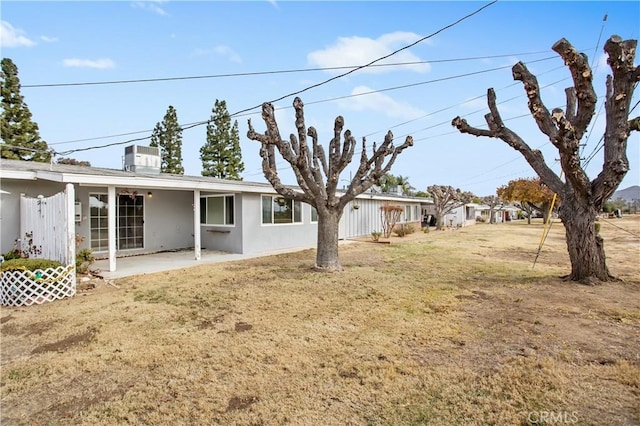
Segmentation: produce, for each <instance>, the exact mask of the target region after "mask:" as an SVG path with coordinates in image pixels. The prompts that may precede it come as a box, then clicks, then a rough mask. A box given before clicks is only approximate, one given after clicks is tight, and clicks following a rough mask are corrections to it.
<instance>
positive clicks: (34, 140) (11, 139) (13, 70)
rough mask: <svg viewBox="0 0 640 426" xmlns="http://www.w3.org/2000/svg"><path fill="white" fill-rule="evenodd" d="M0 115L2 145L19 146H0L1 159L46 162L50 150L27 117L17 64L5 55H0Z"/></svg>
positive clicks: (28, 114) (27, 109) (28, 116)
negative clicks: (0, 109) (0, 106)
mask: <svg viewBox="0 0 640 426" xmlns="http://www.w3.org/2000/svg"><path fill="white" fill-rule="evenodd" d="M0 77H1V80H2V87H1V92H2V114H1V115H0V136H2V141H3V142H4V144H6V145H11V146H12V147H22V148H25V149H16V148H11V147H8V146H5V145H4V144H3V145H0V154H1V156H2V158H9V159H12V160H25V161H40V162H48V161H50V159H51V153H49V152H48V151H47V149H48V146H47V143H46V142H45V141H43V140H42V139H41V138H40V133H39V131H38V124H37V123H35V122H34V121H32V120H31V111H29V107H28V106H27V104H26V103H25V102H24V97H23V96H22V95H21V94H20V79H19V78H18V67H17V66H16V65H15V64H14V63H13V61H12V60H11V59H9V58H2V73H1V74H0Z"/></svg>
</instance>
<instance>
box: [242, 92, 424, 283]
mask: <svg viewBox="0 0 640 426" xmlns="http://www.w3.org/2000/svg"><path fill="white" fill-rule="evenodd" d="M293 107H294V108H295V111H296V120H295V124H296V129H297V130H298V134H297V135H294V134H291V135H290V136H289V141H285V140H283V139H282V137H281V136H280V130H279V129H278V123H277V122H276V119H275V115H274V108H273V105H272V104H271V103H264V104H262V119H263V120H264V122H265V124H266V126H267V130H266V132H265V133H264V134H259V133H256V132H255V130H254V128H253V126H252V125H251V120H249V131H248V132H247V137H248V138H249V139H251V140H255V141H258V142H260V143H261V144H262V148H261V149H260V156H261V157H262V171H263V172H264V176H265V178H266V179H267V180H268V181H269V183H271V185H272V186H273V188H274V189H275V190H276V192H277V193H278V194H280V195H282V196H283V197H286V198H289V199H292V200H295V201H301V202H304V203H307V204H310V205H312V206H313V207H315V209H316V210H317V212H318V248H317V254H316V265H315V267H316V269H318V270H324V271H337V270H340V269H341V266H340V262H339V259H338V225H339V223H340V218H341V217H342V211H343V209H344V207H345V206H346V205H347V203H348V202H349V201H352V200H353V199H355V198H356V196H358V195H359V194H362V193H363V192H364V191H366V190H367V189H369V188H370V187H371V186H372V185H373V184H374V183H375V182H376V181H377V180H378V179H380V178H381V177H382V176H383V175H384V174H386V173H388V172H389V171H390V170H391V166H392V165H393V163H394V162H395V160H396V158H397V156H398V155H399V154H400V153H401V152H402V151H403V150H404V149H405V148H408V147H410V146H412V145H413V138H412V137H411V136H407V138H406V139H405V142H404V143H403V144H402V145H400V146H397V147H394V146H393V134H392V133H391V132H390V131H389V132H387V135H386V136H385V138H384V142H383V143H382V144H381V145H380V146H379V147H377V148H376V144H375V143H374V144H373V152H372V153H371V156H369V155H367V145H366V139H365V138H362V152H361V154H360V165H359V166H358V170H357V171H356V172H355V173H354V174H353V177H352V179H351V182H350V184H349V186H348V187H347V188H346V190H345V192H343V193H341V194H340V195H338V194H337V193H336V191H337V188H338V182H339V181H340V173H341V172H342V171H343V170H344V169H345V168H346V167H347V165H349V163H351V160H352V158H353V155H354V153H355V149H356V144H357V143H356V139H355V137H353V136H352V135H351V131H350V130H346V131H344V134H343V128H344V118H342V116H338V117H337V118H336V120H335V124H334V128H333V138H332V139H331V141H330V142H329V152H328V155H326V154H325V151H324V148H323V147H322V145H321V144H319V143H318V133H317V131H316V129H315V128H314V127H313V126H311V127H309V128H308V129H307V127H306V124H305V121H304V110H303V109H304V104H303V103H302V100H301V99H300V98H298V97H296V98H295V99H294V101H293ZM307 136H308V137H309V138H310V139H311V140H310V143H308V142H307ZM341 139H342V142H341ZM276 149H277V151H278V152H279V153H280V155H281V156H282V158H283V159H284V160H286V161H287V162H288V163H289V164H290V165H291V168H292V170H293V172H294V174H295V176H296V180H297V182H298V185H299V187H298V188H295V187H291V186H288V185H284V184H283V183H282V182H281V180H280V177H279V176H278V170H277V167H276V160H277V158H276ZM387 157H389V158H387ZM385 160H386V163H385Z"/></svg>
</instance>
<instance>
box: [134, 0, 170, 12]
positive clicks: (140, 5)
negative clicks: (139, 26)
mask: <svg viewBox="0 0 640 426" xmlns="http://www.w3.org/2000/svg"><path fill="white" fill-rule="evenodd" d="M162 3H166V1H163V0H155V1H134V2H133V3H131V7H133V8H135V9H142V10H148V11H150V12H153V13H157V14H158V15H163V16H167V15H169V14H168V13H167V11H166V10H164V9H163V8H161V7H160V6H158V5H159V4H162Z"/></svg>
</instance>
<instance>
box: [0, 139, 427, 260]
mask: <svg viewBox="0 0 640 426" xmlns="http://www.w3.org/2000/svg"><path fill="white" fill-rule="evenodd" d="M129 148H131V147H127V150H129ZM144 148H148V147H137V150H139V151H144ZM129 151H130V150H129ZM126 152H127V151H126ZM143 157H144V156H143ZM125 161H126V160H125ZM155 164H156V163H155V160H154V161H153V164H152V166H148V165H144V164H131V163H129V167H127V164H126V162H125V170H115V169H105V168H96V167H84V166H75V165H63V164H48V163H36V162H27V161H18V160H6V159H2V160H0V253H6V252H7V251H9V250H11V249H12V247H13V245H14V242H15V241H16V239H19V238H21V237H22V236H21V235H19V234H20V222H21V212H20V198H21V197H32V198H35V197H38V196H41V197H49V196H52V195H54V194H57V193H59V192H61V191H63V190H64V189H65V187H66V186H68V185H69V184H71V185H73V189H74V191H72V192H73V197H74V208H75V212H74V214H75V215H74V217H75V225H74V226H75V230H74V231H75V235H76V236H77V237H79V238H77V239H76V241H78V240H81V241H80V242H79V246H78V248H79V249H83V248H89V249H91V250H92V251H93V252H94V254H96V255H97V256H99V257H105V258H108V259H109V271H115V270H116V259H117V258H118V257H121V256H129V255H136V254H145V253H154V252H158V251H167V250H178V249H193V252H194V257H195V259H196V260H200V256H201V250H203V249H208V250H219V251H224V252H230V253H242V254H258V253H262V252H267V251H273V250H281V249H292V248H309V247H315V245H316V242H317V215H316V212H315V209H314V208H313V207H312V206H310V205H308V204H305V203H300V202H293V201H292V200H288V199H285V198H283V197H281V196H280V195H278V194H277V193H276V192H275V191H274V190H273V188H272V187H271V185H270V184H267V183H259V182H245V181H232V180H222V179H215V178H210V177H202V176H183V175H171V174H164V173H159V167H155V166H154V165H155ZM157 164H158V165H159V163H157ZM424 201H425V200H424V199H419V198H412V197H401V196H393V195H387V194H373V193H365V194H361V195H360V196H359V197H358V198H357V199H356V200H354V201H353V202H351V203H350V204H349V205H347V207H346V208H345V210H344V213H343V216H342V220H341V222H340V228H339V236H340V238H341V239H346V238H354V237H360V236H365V235H370V233H371V232H372V231H374V230H379V229H380V227H381V224H380V223H381V222H380V206H382V205H383V204H384V203H386V202H392V203H394V204H398V205H402V206H404V208H405V212H404V215H403V217H402V219H401V221H402V222H405V223H415V225H416V226H417V227H419V226H420V222H421V219H422V216H421V204H423V203H424Z"/></svg>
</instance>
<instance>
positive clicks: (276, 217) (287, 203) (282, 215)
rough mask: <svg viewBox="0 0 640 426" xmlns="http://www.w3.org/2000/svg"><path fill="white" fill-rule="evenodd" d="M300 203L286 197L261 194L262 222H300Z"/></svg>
mask: <svg viewBox="0 0 640 426" xmlns="http://www.w3.org/2000/svg"><path fill="white" fill-rule="evenodd" d="M301 222H302V203H301V202H300V201H293V200H291V199H288V198H284V197H278V196H271V195H263V196H262V223H265V224H269V223H273V224H281V223H301Z"/></svg>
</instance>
